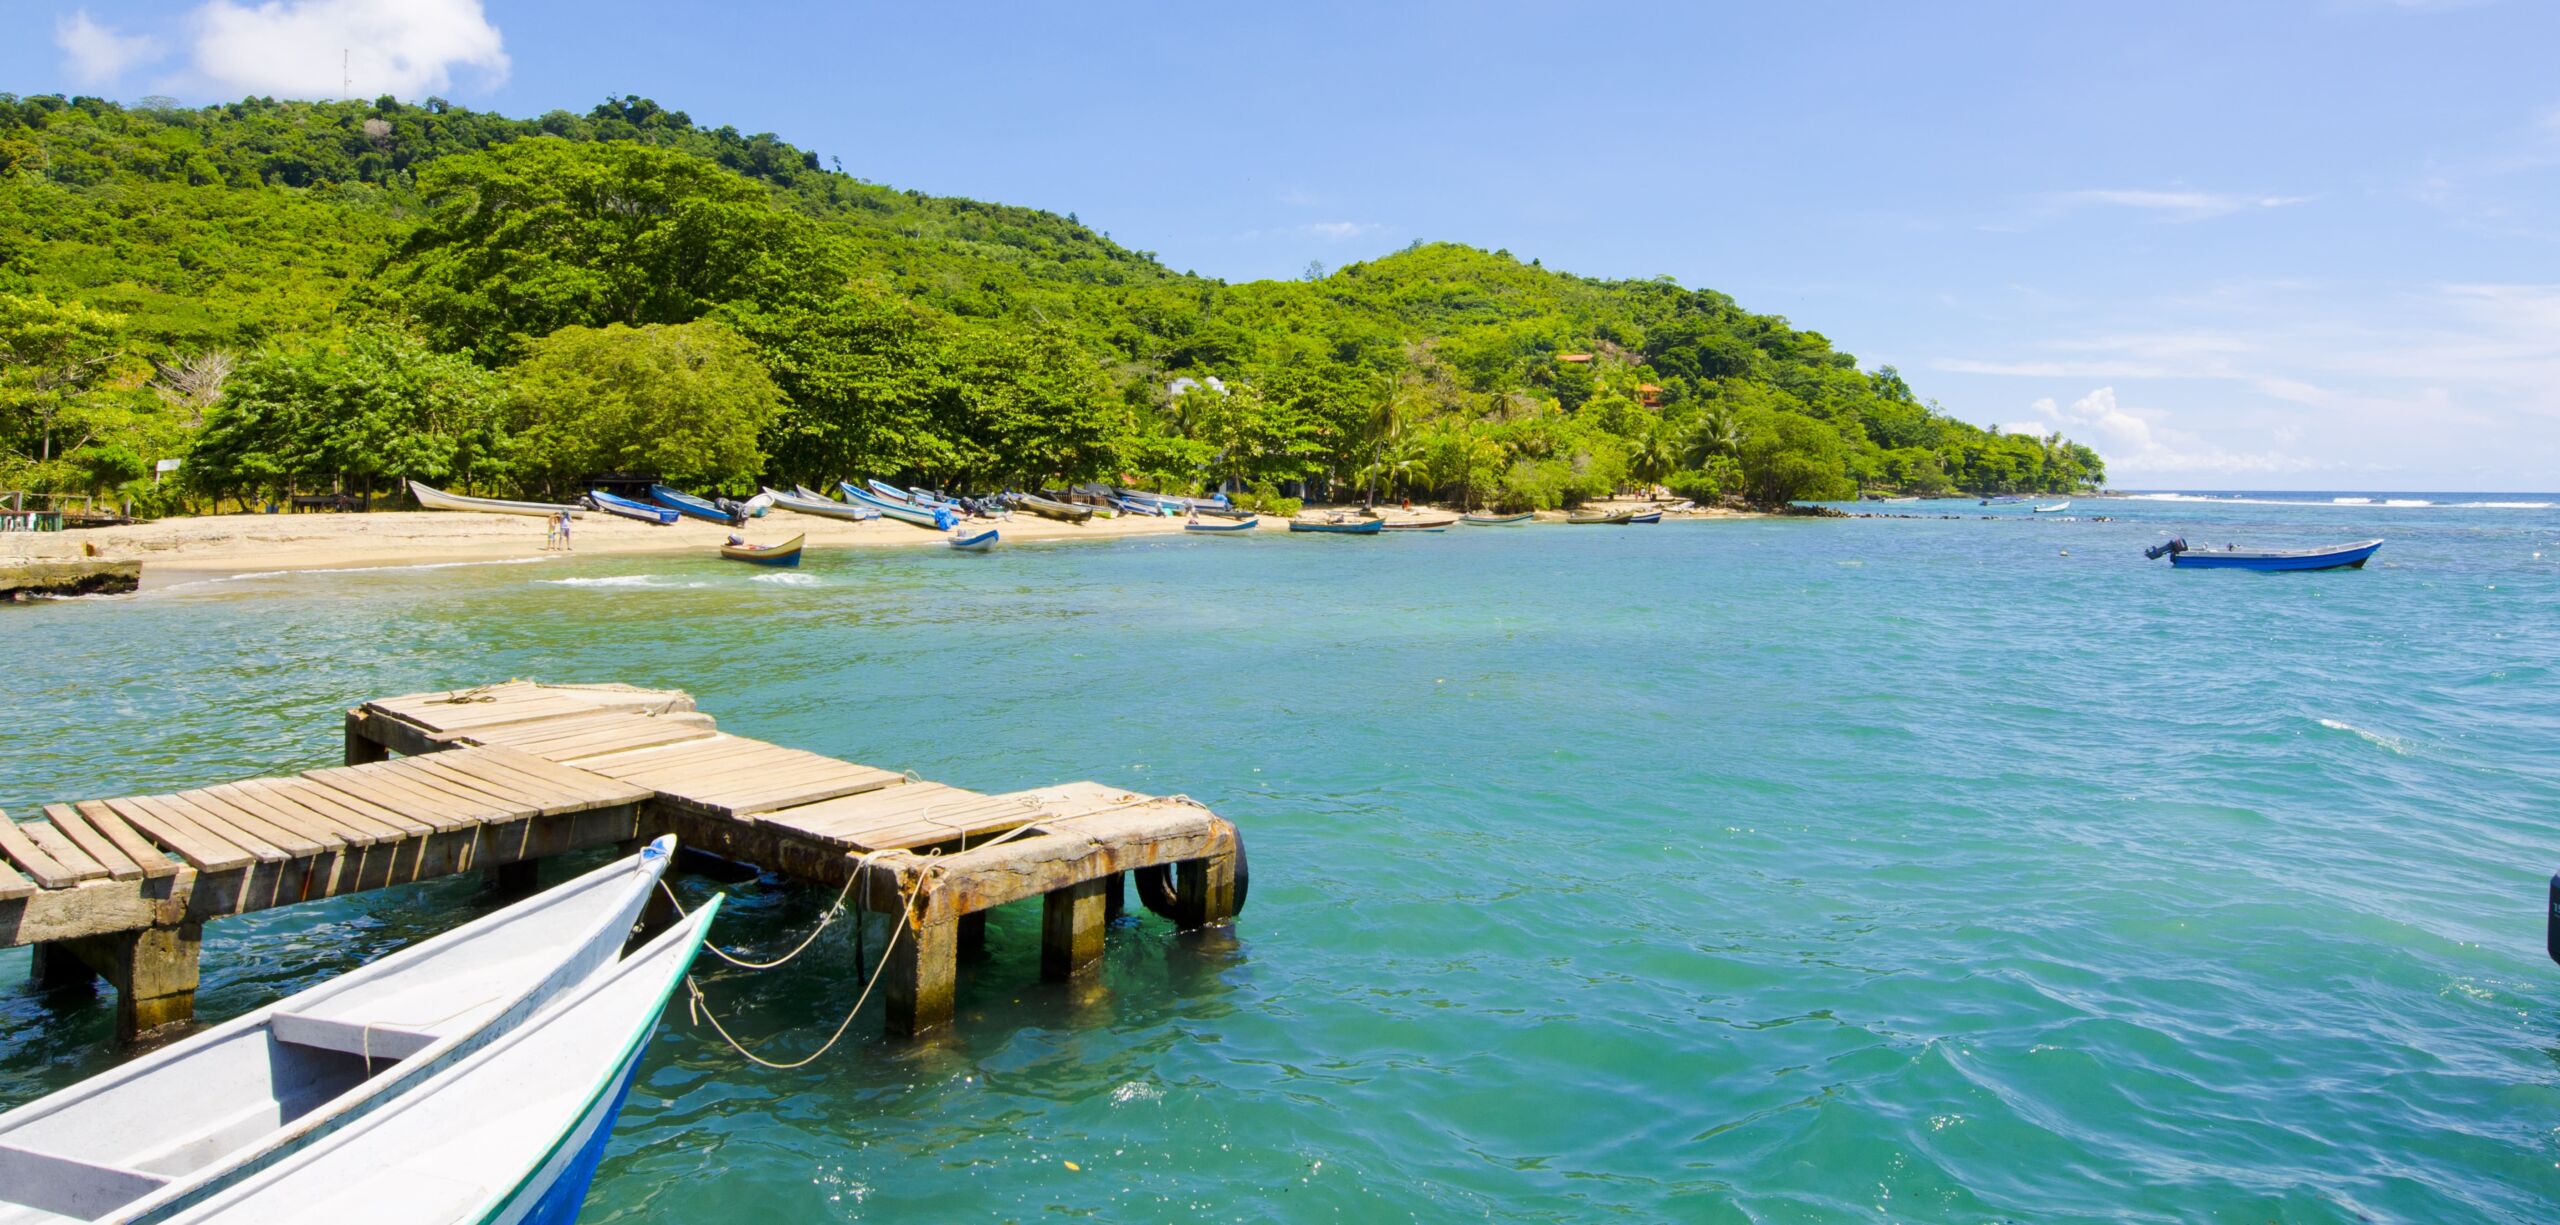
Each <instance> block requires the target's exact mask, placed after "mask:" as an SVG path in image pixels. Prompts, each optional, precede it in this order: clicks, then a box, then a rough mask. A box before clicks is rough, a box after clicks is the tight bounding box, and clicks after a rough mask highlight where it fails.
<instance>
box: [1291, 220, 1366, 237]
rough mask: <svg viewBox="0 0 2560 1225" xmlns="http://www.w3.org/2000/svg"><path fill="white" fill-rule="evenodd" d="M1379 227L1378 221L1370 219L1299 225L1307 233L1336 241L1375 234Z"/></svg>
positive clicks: (1313, 222) (1311, 222)
mask: <svg viewBox="0 0 2560 1225" xmlns="http://www.w3.org/2000/svg"><path fill="white" fill-rule="evenodd" d="M1378 228H1379V227H1378V226H1377V224H1376V223H1374V222H1368V221H1310V222H1308V223H1306V224H1305V225H1302V226H1299V227H1298V229H1299V230H1300V231H1302V232H1304V233H1306V234H1309V235H1312V236H1314V237H1317V238H1329V239H1332V240H1333V241H1335V242H1342V241H1344V240H1346V239H1352V238H1358V237H1360V236H1361V235H1363V234H1375V233H1377V232H1378Z"/></svg>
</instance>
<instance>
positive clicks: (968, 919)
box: [960, 910, 990, 961]
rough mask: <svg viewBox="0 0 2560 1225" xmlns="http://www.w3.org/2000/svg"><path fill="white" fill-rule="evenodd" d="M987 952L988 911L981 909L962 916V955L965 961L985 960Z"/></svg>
mask: <svg viewBox="0 0 2560 1225" xmlns="http://www.w3.org/2000/svg"><path fill="white" fill-rule="evenodd" d="M989 955H990V954H989V953H988V952H987V912H986V911H983V910H980V911H975V912H973V913H970V914H964V915H962V916H960V957H961V959H962V960H964V961H984V960H986V958H987V957H988V956H989Z"/></svg>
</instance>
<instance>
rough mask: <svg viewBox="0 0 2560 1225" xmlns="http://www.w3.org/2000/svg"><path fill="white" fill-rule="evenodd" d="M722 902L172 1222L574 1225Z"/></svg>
mask: <svg viewBox="0 0 2560 1225" xmlns="http://www.w3.org/2000/svg"><path fill="white" fill-rule="evenodd" d="M719 910H720V899H719V898H718V897H714V898H712V899H711V900H710V901H709V902H706V903H704V904H703V905H702V906H700V907H699V908H697V909H696V910H695V911H694V912H693V913H692V914H690V915H687V916H685V918H684V919H682V920H681V921H679V922H677V923H676V924H675V925H674V926H672V927H670V928H668V929H667V930H666V931H665V932H664V933H662V934H660V935H659V936H658V938H657V939H655V940H652V941H650V942H649V943H648V945H647V946H646V947H644V948H642V949H641V950H640V951H638V952H636V953H633V954H632V955H631V956H629V957H626V958H624V959H623V960H622V962H621V963H620V964H618V965H616V966H614V967H613V968H612V970H611V971H610V972H608V973H606V974H604V975H601V976H599V977H598V978H597V979H596V981H594V982H592V983H590V984H588V985H587V986H586V987H584V988H583V989H582V990H580V991H579V993H578V994H576V995H575V996H573V997H571V998H569V999H567V1000H565V1001H563V1002H562V1003H561V1004H560V1005H559V1006H558V1007H556V1008H553V1009H551V1010H549V1011H547V1012H545V1013H543V1014H542V1015H541V1016H538V1017H536V1018H534V1019H533V1020H531V1021H528V1022H526V1023H525V1024H523V1025H521V1026H518V1027H517V1028H516V1029H515V1031H514V1032H512V1033H509V1034H508V1035H506V1036H505V1037H503V1038H500V1039H498V1040H497V1041H495V1042H492V1043H490V1044H489V1046H488V1047H487V1049H485V1050H482V1051H480V1052H479V1053H478V1054H475V1055H473V1056H472V1057H470V1058H469V1059H466V1060H463V1061H462V1062H460V1063H458V1064H456V1065H454V1066H453V1067H450V1068H447V1069H446V1070H444V1071H442V1072H440V1073H438V1074H436V1076H435V1077H434V1078H432V1079H430V1080H428V1081H426V1082H425V1083H423V1084H420V1085H419V1086H418V1087H416V1088H414V1089H412V1090H410V1091H409V1092H407V1093H405V1094H402V1095H401V1096H400V1097H399V1098H398V1099H397V1100H395V1101H392V1102H389V1103H387V1104H385V1105H384V1106H383V1108H382V1109H380V1110H377V1111H375V1112H373V1113H372V1114H371V1115H368V1116H366V1117H365V1118H364V1119H363V1120H362V1121H360V1122H357V1123H354V1124H351V1125H349V1126H348V1127H346V1128H343V1129H341V1130H340V1131H338V1132H337V1133H336V1134H335V1135H332V1136H330V1137H329V1138H328V1139H327V1140H324V1141H321V1142H320V1143H318V1144H315V1145H313V1146H311V1147H310V1148H308V1149H305V1150H303V1151H302V1152H300V1153H296V1154H295V1155H293V1156H292V1157H290V1158H287V1159H286V1160H284V1161H282V1162H279V1163H277V1164H276V1165H275V1166H274V1167H273V1168H270V1169H268V1170H266V1171H264V1172H262V1173H260V1174H258V1175H257V1176H255V1177H253V1178H250V1179H247V1180H245V1181H243V1182H241V1183H240V1184H239V1185H238V1186H235V1187H232V1188H230V1189H229V1190H227V1191H225V1192H223V1193H222V1194H221V1195H219V1196H216V1197H214V1198H212V1199H210V1200H207V1201H205V1202H204V1203H202V1204H200V1205H197V1206H195V1207H194V1208H192V1209H190V1210H188V1211H187V1212H184V1213H182V1214H179V1215H177V1216H174V1217H171V1218H170V1220H172V1221H182V1222H199V1223H215V1222H218V1223H220V1225H250V1223H251V1222H255V1223H256V1225H300V1223H308V1225H324V1223H325V1225H339V1223H341V1222H347V1221H364V1222H368V1223H371V1225H428V1223H429V1222H434V1223H435V1225H444V1223H446V1222H458V1221H473V1222H490V1223H504V1225H515V1223H517V1222H539V1223H543V1225H548V1223H551V1222H566V1221H570V1220H573V1219H575V1218H576V1216H577V1213H578V1208H579V1206H580V1205H581V1204H583V1203H584V1202H585V1200H586V1197H587V1186H588V1184H589V1183H591V1182H592V1181H594V1179H595V1173H596V1163H597V1162H598V1161H599V1160H600V1159H602V1158H603V1156H604V1148H605V1143H606V1141H607V1140H609V1139H610V1138H611V1136H612V1133H613V1120H614V1117H615V1116H616V1115H618V1114H620V1113H621V1112H622V1103H623V1099H624V1098H625V1097H626V1096H628V1095H629V1093H630V1092H631V1082H632V1078H633V1077H634V1075H635V1074H636V1073H637V1072H638V1071H639V1067H640V1055H641V1052H642V1051H643V1050H644V1049H646V1048H647V1046H648V1045H649V1038H650V1036H651V1035H652V1034H655V1033H656V1032H657V1029H658V1018H659V1016H660V1014H661V1013H663V1012H664V1011H665V1010H666V1006H667V1001H668V999H669V998H670V997H672V996H673V995H674V994H675V991H676V988H677V986H678V985H680V984H681V983H683V982H684V975H685V970H686V968H687V967H689V966H691V965H692V964H693V957H694V953H695V952H696V951H697V950H699V949H700V948H701V946H702V939H703V936H704V935H705V933H707V932H708V931H709V930H710V926H711V919H712V916H713V915H715V914H717V913H719Z"/></svg>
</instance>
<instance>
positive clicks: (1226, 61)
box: [0, 0, 2560, 490]
mask: <svg viewBox="0 0 2560 1225" xmlns="http://www.w3.org/2000/svg"><path fill="white" fill-rule="evenodd" d="M0 20H5V22H6V25H7V27H8V28H11V29H13V30H17V31H23V32H27V33H29V34H31V35H34V37H28V38H13V39H10V40H6V41H5V42H0V90H6V91H10V92H16V93H39V92H51V91H71V92H87V93H97V94H101V95H104V96H107V97H113V98H119V99H126V100H130V99H133V98H138V97H141V96H143V95H146V94H152V93H161V94H168V95H172V96H175V97H178V98H180V99H182V100H185V101H188V102H207V101H217V100H223V99H227V98H233V97H238V96H240V95H242V94H245V93H252V92H254V93H269V94H276V95H279V96H307V97H323V96H334V95H335V94H337V93H338V92H339V88H340V84H339V83H340V74H341V71H342V70H341V66H340V56H339V51H340V50H341V49H343V50H346V51H349V52H350V53H351V58H352V61H353V64H352V68H351V69H350V70H349V71H351V73H352V75H353V76H354V77H355V78H356V79H355V87H354V92H355V93H356V94H357V95H359V96H371V95H374V94H377V93H382V92H393V93H398V94H400V95H402V96H405V97H413V98H414V97H421V96H424V95H426V94H429V93H440V94H442V95H444V96H446V97H448V98H451V99H453V100H455V101H457V102H460V103H463V104H465V105H470V106H474V107H485V108H491V109H495V110H500V111H504V112H507V113H510V114H520V115H529V114H536V113H539V112H541V111H544V110H548V109H551V108H554V107H566V108H570V109H576V110H584V109H585V108H587V107H588V106H591V105H593V104H594V102H595V101H596V100H598V99H599V98H602V97H605V96H607V95H615V94H622V93H637V94H643V95H647V96H650V97H654V98H656V99H657V100H658V101H660V102H661V103H663V104H665V105H668V106H670V107H674V108H677V109H681V110H684V111H687V112H689V113H691V114H692V115H693V116H694V117H695V118H696V120H698V121H701V122H705V123H709V124H713V125H717V124H723V123H725V124H731V125H734V126H736V127H738V128H740V129H741V130H744V131H750V132H753V131H766V130H769V131H773V132H776V133H779V134H780V135H782V136H783V137H785V138H787V139H789V140H791V141H793V142H795V143H797V144H800V145H802V146H804V147H809V148H814V149H816V150H818V151H819V152H820V153H821V154H823V155H827V156H832V157H836V158H840V159H842V161H843V164H844V167H845V169H846V170H847V171H849V172H851V173H853V174H856V175H859V176H861V177H863V178H865V179H870V180H873V181H876V182H882V183H888V184H892V185H895V186H898V187H905V188H919V189H923V190H926V191H931V192H937V193H945V194H953V195H966V196H976V197H980V198H984V199H993V200H1001V201H1005V202H1009V203H1017V204H1028V205H1036V206H1040V207H1045V208H1050V209H1054V210H1057V211H1060V212H1073V213H1076V214H1077V215H1078V216H1079V217H1081V218H1082V219H1083V220H1084V221H1086V222H1087V223H1088V224H1091V225H1094V226H1096V227H1097V228H1100V229H1103V230H1106V231H1108V232H1110V233H1111V235H1112V236H1113V237H1114V238H1116V239H1118V240H1119V241H1121V242H1122V243H1124V244H1127V245H1129V246H1132V247H1137V248H1141V249H1145V250H1149V251H1154V252H1156V253H1158V254H1159V255H1160V256H1161V257H1162V258H1163V259H1164V260H1165V262H1167V263H1169V264H1171V265H1173V266H1174V267H1176V268H1182V269H1191V270H1196V271H1199V272H1201V273H1205V274H1209V275H1213V276H1220V277H1226V278H1229V279H1237V280H1241V279H1250V278H1255V277H1266V276H1292V275H1295V274H1297V273H1298V272H1299V271H1300V270H1301V269H1303V268H1304V267H1305V266H1306V265H1307V263H1308V261H1310V260H1319V261H1322V262H1323V263H1325V264H1326V265H1328V266H1338V265H1340V264H1342V263H1345V262H1349V261H1353V260H1358V259H1362V258H1367V257H1372V256H1376V255H1380V254H1384V253H1386V252H1389V251H1392V250H1394V249H1396V248H1398V247H1401V246H1403V245H1404V244H1406V243H1408V242H1410V241H1413V240H1414V239H1418V238H1419V239H1453V240H1457V241H1462V242H1469V243H1474V244H1477V245H1480V246H1485V247H1498V248H1507V249H1509V250H1510V251H1512V252H1514V253H1516V254H1518V255H1520V256H1522V257H1524V258H1527V257H1532V256H1534V257H1537V258H1539V259H1541V260H1543V261H1544V262H1545V263H1546V264H1547V266H1549V267H1552V268H1561V269H1567V270H1571V271H1574V272H1580V273H1586V274H1591V275H1604V276H1636V277H1642V276H1657V275H1669V276H1672V277H1675V278H1677V279H1678V280H1680V281H1682V282H1683V283H1686V284H1691V285H1703V286H1710V287H1713V288H1716V289H1720V290H1723V291H1725V292H1727V293H1730V294H1732V295H1734V296H1735V297H1736V298H1738V299H1740V300H1741V302H1742V303H1743V304H1744V305H1745V306H1747V307H1750V308H1752V309H1755V310H1762V311H1771V312H1776V313H1779V314H1783V315H1786V316H1787V317H1789V318H1790V319H1792V320H1794V321H1795V322H1796V323H1797V324H1798V325H1800V326H1805V327H1811V328H1814V329H1816V330H1818V331H1821V332H1823V333H1825V334H1827V335H1829V336H1830V337H1831V338H1832V339H1833V340H1834V342H1835V343H1837V344H1839V345H1840V346H1841V347H1842V348H1844V349H1847V350H1848V351H1850V352H1853V353H1855V354H1857V355H1858V357H1859V358H1860V360H1861V362H1862V363H1864V364H1866V365H1869V366H1874V365H1877V364H1880V363H1887V362H1889V363H1892V364H1895V365H1897V366H1899V367H1900V368H1901V369H1902V371H1903V372H1904V374H1905V376H1906V377H1908V378H1909V379H1910V381H1911V382H1912V384H1913V386H1914V387H1916V388H1917V389H1919V391H1920V392H1921V394H1923V395H1925V396H1929V397H1932V398H1935V399H1937V400H1939V401H1940V402H1941V403H1942V404H1943V405H1944V407H1945V408H1946V409H1947V410H1948V411H1950V412H1952V413H1954V414H1956V415H1958V416H1961V417H1964V418H1967V419H1970V420H1973V421H1978V422H1982V423H1985V424H2000V425H2007V426H2014V427H2017V428H2039V429H2053V428H2059V429H2060V430H2062V431H2063V432H2064V433H2066V434H2069V435H2070V436H2072V437H2074V438H2077V439H2080V440H2082V441H2086V442H2089V443H2091V444H2092V445H2095V446H2097V447H2098V448H2099V449H2100V451H2101V452H2102V453H2104V454H2105V455H2106V456H2107V457H2108V459H2109V461H2110V465H2111V468H2112V470H2113V474H2114V478H2115V482H2116V483H2117V484H2119V485H2122V486H2126V487H2162V488H2262V489H2263V488H2306V489H2324V488H2338V489H2448V490H2454V489H2474V490H2525V489H2532V490H2548V489H2551V488H2552V487H2554V486H2560V73H2555V72H2553V71H2552V70H2551V56H2552V49H2553V48H2554V47H2560V5H2555V4H2549V3H2544V2H2543V0H2503V2H2501V0H2477V2H2462V0H2302V2H2299V3H2277V2H2264V3H2246V4H2232V3H2228V2H2227V0H2226V2H2224V3H2214V4H2189V3H2176V2H2165V0H2163V2H2154V3H2148V4H2143V5H2096V4H2049V3H2014V4H1994V3H1982V4H1966V3H1955V2H1950V3H1945V4H1936V5H1920V4H1906V3H1872V4H1848V3H1837V4H1802V5H1799V4H1768V3H1759V4H1752V5H1706V4H1689V5H1670V6H1663V7H1660V8H1639V7H1637V6H1633V5H1626V6H1615V7H1607V8H1603V7H1598V6H1593V7H1588V8H1586V7H1581V6H1566V5H1561V4H1549V5H1502V4H1447V5H1435V4H1412V5H1380V4H1346V5H1338V6H1337V5H1329V4H1317V3H1298V4H1288V5H1264V6H1242V5H1215V4H1209V5H1164V6H1146V7H1126V6H1115V5H1107V4H1078V5H1066V4H1042V5H1021V6H982V7H972V6H960V5H870V4H843V3H817V2H807V0H802V2H782V0H731V2H730V3H725V4H720V5H716V6H711V5H701V4H672V3H655V2H648V0H631V2H625V3H616V4H611V5H602V4H570V3H545V4H533V3H509V2H507V0H489V2H487V3H485V4H484V3H482V2H481V0H272V2H268V3H262V4H250V3H239V2H235V0H166V2H161V0H137V2H134V3H106V2H92V3H88V4H86V5H82V4H76V3H57V2H54V0H0ZM47 32H50V33H51V34H52V36H53V37H51V38H46V37H43V35H44V34H45V33H47Z"/></svg>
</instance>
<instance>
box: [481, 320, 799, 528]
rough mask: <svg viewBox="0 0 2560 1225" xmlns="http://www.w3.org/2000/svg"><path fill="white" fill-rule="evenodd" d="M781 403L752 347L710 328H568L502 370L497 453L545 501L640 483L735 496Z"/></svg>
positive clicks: (760, 466)
mask: <svg viewBox="0 0 2560 1225" xmlns="http://www.w3.org/2000/svg"><path fill="white" fill-rule="evenodd" d="M781 403H782V393H781V392H780V391H779V390H777V389H776V388H775V387H774V383H773V379H772V376H770V375H768V374H767V373H766V372H765V368H764V366H763V364H762V363H760V362H759V361H757V360H756V354H755V350H754V348H753V347H752V346H751V345H749V344H748V343H747V341H746V340H745V339H744V338H742V337H740V336H739V335H738V334H737V333H736V332H734V331H731V330H730V329H729V328H728V327H726V326H725V325H722V324H720V323H716V322H712V321H709V320H701V321H697V322H693V323H680V324H647V325H643V326H640V327H629V326H625V325H622V324H612V325H608V326H606V327H602V328H590V327H577V326H571V327H566V328H562V329H560V330H559V331H557V332H554V333H552V334H551V335H549V336H546V337H543V338H542V339H540V340H538V341H535V342H533V344H532V345H531V346H530V347H529V349H528V351H527V353H526V354H525V359H524V360H523V361H522V362H519V363H517V364H516V365H514V366H512V367H509V368H508V370H507V372H506V422H507V426H508V430H509V434H510V438H509V443H508V448H507V450H508V455H509V457H510V459H511V460H512V462H513V465H514V468H515V471H516V473H517V475H518V478H519V480H521V481H523V482H525V483H527V484H530V485H534V486H537V487H540V488H543V489H546V490H550V491H553V492H568V491H571V490H574V489H575V487H576V485H575V482H577V481H578V480H579V479H580V478H582V477H586V476H589V475H593V474H597V473H602V472H642V473H649V474H653V475H656V476H658V477H661V478H663V479H665V480H667V481H669V482H671V483H673V484H676V485H680V486H683V487H686V488H689V489H697V490H702V489H715V490H725V491H728V492H732V493H744V492H749V491H750V490H751V489H752V487H753V486H754V484H755V478H756V475H757V474H758V473H760V472H762V471H763V470H764V466H765V451H764V447H763V445H762V442H761V436H762V434H763V432H764V430H765V429H766V427H767V426H769V425H771V424H772V422H773V420H774V418H775V416H776V415H777V414H778V413H779V412H780V410H781Z"/></svg>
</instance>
